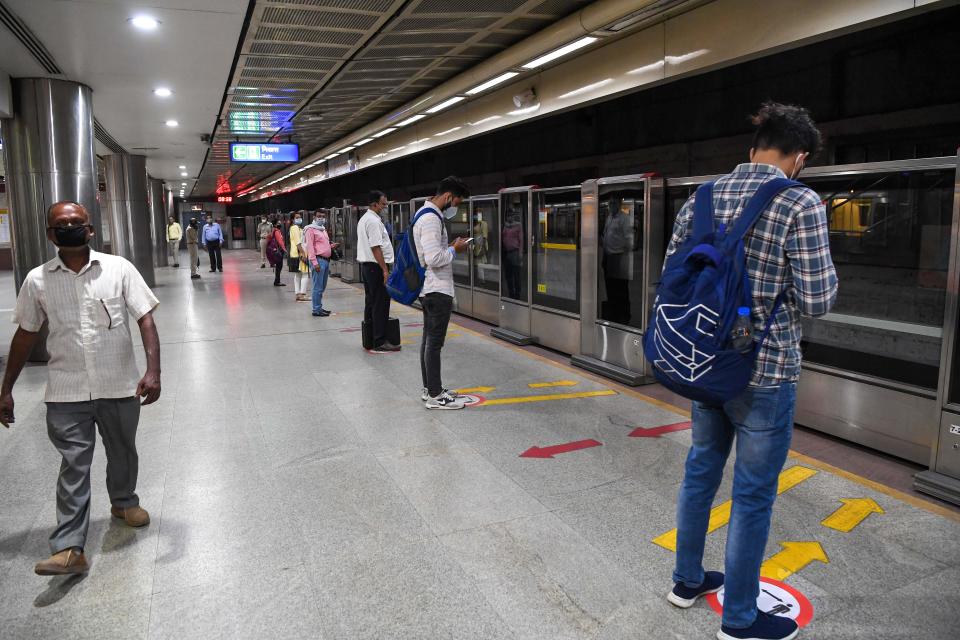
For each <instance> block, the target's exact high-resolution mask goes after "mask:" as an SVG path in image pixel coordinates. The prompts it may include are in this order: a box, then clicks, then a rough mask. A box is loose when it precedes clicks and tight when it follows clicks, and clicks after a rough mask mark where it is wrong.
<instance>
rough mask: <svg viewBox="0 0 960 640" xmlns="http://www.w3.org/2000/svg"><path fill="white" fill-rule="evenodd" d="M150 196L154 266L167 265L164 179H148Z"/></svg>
mask: <svg viewBox="0 0 960 640" xmlns="http://www.w3.org/2000/svg"><path fill="white" fill-rule="evenodd" d="M148 188H149V192H148V194H147V195H148V197H149V203H150V218H151V220H152V224H151V225H150V229H151V231H152V233H151V235H152V236H153V266H154V267H166V266H168V264H169V262H168V260H167V254H168V253H169V251H168V250H167V215H169V214H168V213H167V207H166V204H167V203H166V199H165V198H164V194H163V180H159V179H157V178H150V179H149V181H148Z"/></svg>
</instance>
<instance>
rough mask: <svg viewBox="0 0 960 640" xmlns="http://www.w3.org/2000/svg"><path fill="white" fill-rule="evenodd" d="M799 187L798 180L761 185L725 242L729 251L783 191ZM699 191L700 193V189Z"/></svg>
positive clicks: (775, 181)
mask: <svg viewBox="0 0 960 640" xmlns="http://www.w3.org/2000/svg"><path fill="white" fill-rule="evenodd" d="M799 186H803V185H801V184H800V183H799V182H797V181H796V180H790V179H788V178H774V179H773V180H768V181H767V182H764V183H763V184H762V185H760V188H759V189H757V191H756V193H754V194H753V196H752V197H751V198H750V200H749V201H748V202H747V205H746V206H745V207H744V208H743V211H742V212H741V213H740V217H738V218H737V220H736V222H735V223H734V224H733V228H731V229H730V233H729V234H728V235H727V237H726V240H725V243H726V247H727V249H729V248H730V247H731V246H733V245H734V244H736V243H737V242H740V240H741V239H742V238H743V236H745V235H747V232H748V231H750V229H752V228H753V225H754V224H756V223H757V220H759V219H760V216H761V215H762V214H763V212H764V211H766V210H767V207H769V206H770V203H771V202H773V199H774V198H776V197H777V196H778V195H779V194H780V192H781V191H783V190H784V189H788V188H790V187H799ZM697 191H698V193H699V189H698V190H697Z"/></svg>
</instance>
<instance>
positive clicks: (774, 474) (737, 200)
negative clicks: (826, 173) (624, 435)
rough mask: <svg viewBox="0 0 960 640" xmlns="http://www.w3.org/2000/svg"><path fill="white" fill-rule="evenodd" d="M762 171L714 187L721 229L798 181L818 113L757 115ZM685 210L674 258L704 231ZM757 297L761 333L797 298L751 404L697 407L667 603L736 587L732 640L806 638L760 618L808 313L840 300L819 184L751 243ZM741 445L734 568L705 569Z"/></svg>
mask: <svg viewBox="0 0 960 640" xmlns="http://www.w3.org/2000/svg"><path fill="white" fill-rule="evenodd" d="M753 122H754V124H755V125H756V131H755V133H754V137H753V147H752V148H751V149H750V162H749V163H746V164H741V165H739V166H738V167H737V168H736V169H734V170H733V172H732V173H730V174H727V175H725V176H723V177H721V178H720V179H718V180H717V181H716V182H715V184H714V186H713V203H712V205H713V206H712V209H713V215H714V223H715V224H724V225H727V226H728V227H729V226H730V223H731V221H732V220H734V219H736V218H737V216H738V215H739V214H740V213H741V211H742V210H743V208H744V205H745V203H746V202H747V201H748V200H749V199H750V197H751V196H753V194H754V193H755V192H756V191H757V190H758V189H759V187H760V186H761V185H762V184H764V183H765V182H767V181H769V180H772V179H774V178H784V177H790V178H795V177H796V176H797V175H798V174H799V173H800V170H801V169H802V168H803V166H804V163H805V162H806V159H807V157H808V156H809V155H810V154H811V153H814V152H816V150H817V148H818V147H819V146H820V132H819V131H818V130H817V127H816V125H815V124H814V122H813V120H812V119H811V118H810V115H809V113H808V112H807V110H806V109H802V108H800V107H795V106H788V105H782V104H775V103H767V104H764V105H763V106H762V108H761V109H760V112H759V113H758V114H757V115H756V116H754V118H753ZM695 197H696V195H694V196H691V197H690V199H689V200H687V202H686V204H685V205H684V206H683V208H682V209H681V210H680V213H679V215H678V216H677V220H676V223H675V225H674V230H673V237H672V239H671V240H670V245H669V247H668V248H667V255H668V256H670V255H672V254H673V253H674V252H675V251H676V250H677V248H678V247H679V246H680V245H681V244H682V242H683V241H684V240H685V239H687V238H688V237H689V236H690V234H691V233H692V230H691V226H692V223H691V221H692V219H693V211H694V200H695ZM744 250H745V255H746V265H747V275H748V278H749V282H750V290H751V293H752V311H753V312H752V319H753V322H754V335H761V333H762V331H763V328H764V325H765V323H766V322H767V318H768V316H769V315H770V313H771V312H772V310H773V309H774V306H775V302H774V301H775V299H776V298H777V297H778V295H779V294H780V293H781V292H784V291H785V292H787V295H786V298H785V300H784V302H783V304H782V305H781V306H780V307H779V309H778V310H777V312H776V315H775V321H774V322H773V325H772V330H771V332H770V335H769V336H768V337H767V339H766V341H764V342H763V344H762V345H761V347H760V350H759V352H758V354H757V356H756V361H755V364H754V368H753V375H752V378H751V381H750V385H749V386H748V387H747V389H746V390H745V391H744V392H743V393H741V395H740V396H738V397H736V398H734V399H733V400H730V401H728V402H726V403H725V404H723V405H722V406H712V405H709V404H705V403H702V402H694V403H693V412H692V416H693V445H692V447H691V448H690V452H689V454H688V456H687V462H686V471H685V473H684V478H683V484H682V485H681V488H680V496H679V498H678V500H677V543H676V544H677V559H676V568H675V570H674V574H673V580H674V582H675V585H674V588H673V591H671V592H670V593H669V594H668V595H667V599H668V600H669V601H670V602H671V603H673V604H674V605H676V606H678V607H683V608H687V607H690V606H692V605H693V603H694V602H695V601H696V600H697V598H699V597H700V596H702V595H704V594H707V593H713V592H716V591H719V590H720V588H721V587H724V601H723V620H722V623H721V628H720V632H719V633H718V634H717V637H718V638H720V639H721V640H737V639H742V638H757V639H761V640H774V639H775V640H785V639H789V638H794V637H796V635H797V633H798V627H797V623H796V622H794V621H793V620H791V619H790V618H785V617H778V616H774V615H770V614H769V613H766V612H763V611H759V610H758V609H757V595H758V593H759V586H758V585H759V577H760V565H761V563H762V562H763V555H764V551H765V548H766V544H767V537H768V535H769V533H770V517H771V513H772V509H773V502H774V499H775V498H776V495H777V478H778V477H779V474H780V471H781V470H782V469H783V465H784V462H785V461H786V458H787V451H788V450H789V449H790V440H791V437H792V434H793V415H794V406H795V404H796V394H797V380H798V379H799V376H800V336H801V327H800V316H801V315H804V316H812V317H816V316H822V315H825V314H826V313H827V312H828V311H830V307H831V306H832V305H833V303H834V300H835V299H836V295H837V275H836V271H835V269H834V266H833V261H832V259H831V257H830V238H829V235H828V226H827V216H826V211H825V209H824V206H823V203H822V202H821V200H820V197H819V196H818V195H817V194H816V193H815V192H814V191H813V190H811V189H809V188H807V187H802V186H799V187H789V188H787V189H785V190H784V191H782V192H781V193H780V194H779V195H778V196H776V197H775V198H774V199H773V201H772V202H771V203H770V205H769V206H768V207H767V208H766V209H765V210H764V211H763V213H761V215H760V217H759V219H758V220H757V222H756V224H755V225H754V226H753V228H752V230H750V231H748V232H747V234H746V236H744ZM734 442H736V447H737V456H736V465H735V466H734V472H733V507H732V510H731V514H730V525H729V527H728V528H727V546H726V561H725V569H726V576H724V574H723V573H720V572H718V571H708V572H704V570H703V550H704V541H705V537H706V534H707V528H708V522H709V520H710V509H711V506H712V505H713V498H714V496H715V495H716V492H717V488H718V487H719V486H720V482H721V480H722V478H723V469H724V466H725V464H726V461H727V457H728V455H729V453H730V449H731V447H732V446H733V445H734Z"/></svg>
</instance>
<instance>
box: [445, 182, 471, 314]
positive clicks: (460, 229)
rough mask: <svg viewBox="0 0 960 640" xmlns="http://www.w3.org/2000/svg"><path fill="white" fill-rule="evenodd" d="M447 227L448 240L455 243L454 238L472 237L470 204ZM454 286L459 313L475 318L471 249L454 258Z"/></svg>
mask: <svg viewBox="0 0 960 640" xmlns="http://www.w3.org/2000/svg"><path fill="white" fill-rule="evenodd" d="M444 225H446V227H447V238H448V240H449V241H450V242H453V240H454V238H458V237H460V238H469V237H470V231H471V229H470V203H469V202H468V201H465V202H463V203H461V205H460V207H459V208H458V209H457V215H455V216H454V217H453V218H451V219H449V220H445V221H444ZM451 266H452V267H453V286H454V291H455V295H456V306H455V307H454V308H455V309H456V311H457V313H462V314H463V315H467V316H473V277H472V266H473V257H472V256H471V255H470V249H469V247H468V248H467V250H466V251H463V252H462V253H458V254H456V255H454V257H453V264H452V265H451Z"/></svg>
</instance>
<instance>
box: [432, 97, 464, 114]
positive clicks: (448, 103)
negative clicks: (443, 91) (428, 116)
mask: <svg viewBox="0 0 960 640" xmlns="http://www.w3.org/2000/svg"><path fill="white" fill-rule="evenodd" d="M461 100H466V98H464V97H463V96H453V97H452V98H450V99H449V100H444V101H443V102H441V103H440V104H438V105H435V106H433V107H430V108H429V109H427V113H436V112H438V111H443V110H444V109H446V108H447V107H452V106H453V105H455V104H457V103H458V102H460V101H461Z"/></svg>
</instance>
